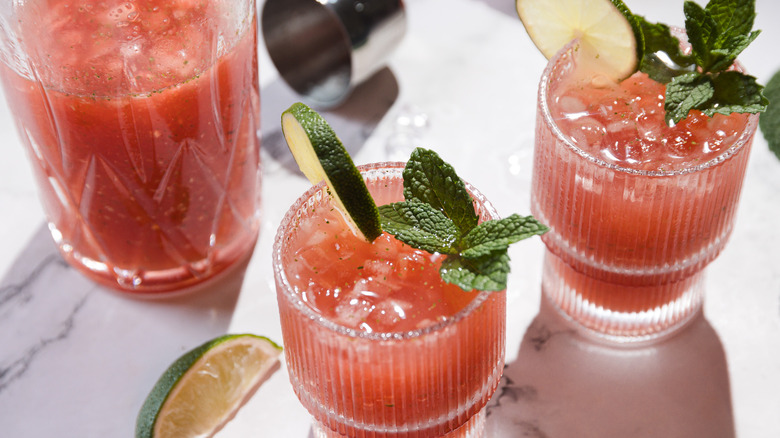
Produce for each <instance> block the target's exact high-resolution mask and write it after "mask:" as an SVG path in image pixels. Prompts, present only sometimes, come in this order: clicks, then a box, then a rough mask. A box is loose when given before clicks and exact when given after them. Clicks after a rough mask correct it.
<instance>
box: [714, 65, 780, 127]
mask: <svg viewBox="0 0 780 438" xmlns="http://www.w3.org/2000/svg"><path fill="white" fill-rule="evenodd" d="M712 85H713V86H714V91H715V92H714V94H713V96H712V99H711V100H710V102H709V103H708V105H707V106H706V107H703V108H701V110H702V112H704V114H706V115H708V116H710V117H712V116H713V115H715V114H717V113H720V114H726V115H728V114H731V113H754V114H755V113H760V112H762V111H764V110H766V107H767V105H768V104H769V100H768V99H767V98H766V97H764V95H763V93H762V90H763V89H764V87H762V86H761V85H759V84H758V83H757V82H756V78H754V77H753V76H748V75H746V74H744V73H740V72H738V71H726V72H723V73H720V74H718V75H717V76H714V77H713V79H712Z"/></svg>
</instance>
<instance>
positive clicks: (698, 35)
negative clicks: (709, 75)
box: [683, 1, 720, 72]
mask: <svg viewBox="0 0 780 438" xmlns="http://www.w3.org/2000/svg"><path fill="white" fill-rule="evenodd" d="M683 11H684V13H685V32H686V33H687V34H688V42H690V43H691V48H692V49H693V58H694V59H695V60H696V64H697V65H698V66H699V67H701V69H702V70H703V71H705V72H707V71H710V65H711V63H712V62H713V61H714V60H713V58H712V54H711V51H712V50H713V49H716V48H718V47H717V46H716V42H717V41H718V36H719V34H720V32H719V30H718V24H717V23H716V22H715V20H714V19H713V18H712V16H711V15H710V14H709V13H708V12H707V11H706V10H705V9H703V8H702V7H701V6H699V5H698V4H696V3H694V2H692V1H686V2H685V3H683Z"/></svg>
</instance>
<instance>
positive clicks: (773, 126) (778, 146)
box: [758, 71, 780, 159]
mask: <svg viewBox="0 0 780 438" xmlns="http://www.w3.org/2000/svg"><path fill="white" fill-rule="evenodd" d="M764 91H765V94H766V96H767V97H768V98H769V101H770V103H769V106H768V107H767V110H766V112H765V113H764V114H761V118H760V119H758V126H759V127H760V128H761V133H762V134H763V135H764V138H765V139H766V142H767V143H768V144H769V150H771V151H772V152H774V154H775V155H776V156H777V158H778V159H780V71H778V72H775V73H774V74H773V75H772V77H771V78H770V79H769V82H767V83H766V89H765V90H764Z"/></svg>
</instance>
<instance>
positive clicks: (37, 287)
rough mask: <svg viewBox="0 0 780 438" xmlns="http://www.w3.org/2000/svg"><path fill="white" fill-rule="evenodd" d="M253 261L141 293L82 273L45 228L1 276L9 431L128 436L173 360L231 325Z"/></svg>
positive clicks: (3, 386) (0, 342)
mask: <svg viewBox="0 0 780 438" xmlns="http://www.w3.org/2000/svg"><path fill="white" fill-rule="evenodd" d="M244 268H245V266H236V268H235V269H232V270H231V272H229V273H228V274H226V275H224V276H223V277H221V278H219V279H217V280H215V281H214V282H213V283H210V284H208V285H204V286H203V287H201V288H198V290H193V291H192V293H191V294H189V295H187V296H179V297H172V298H167V299H154V300H151V299H148V300H144V299H134V298H131V297H128V296H126V295H121V294H119V293H117V292H113V291H110V290H107V289H105V288H103V287H101V286H99V285H97V284H95V283H92V282H91V281H90V280H88V279H86V278H84V277H83V276H81V275H80V274H79V273H78V272H77V271H76V270H75V269H73V268H71V267H70V266H69V265H67V264H66V263H65V262H64V261H63V259H62V258H61V257H60V256H59V253H58V251H57V249H56V248H55V246H54V243H53V242H52V239H51V236H50V235H49V232H48V230H47V228H46V227H45V226H41V227H40V228H39V230H38V232H37V233H36V234H35V235H34V237H33V238H32V240H31V241H30V243H29V244H28V246H27V247H26V248H25V250H24V251H23V252H22V253H21V254H19V257H18V258H17V259H16V262H15V263H14V264H13V266H12V267H11V269H10V270H9V271H8V274H7V275H6V277H5V278H3V279H2V281H0V425H2V430H3V432H2V436H7V437H28V436H29V437H45V436H46V437H55V436H83V437H86V436H104V437H119V436H128V431H132V430H133V429H134V427H135V415H136V414H137V412H138V409H139V408H140V406H141V404H142V403H143V400H144V399H145V397H146V395H147V394H148V392H149V390H150V389H151V386H152V384H153V382H154V381H156V380H157V378H158V377H159V376H160V375H161V374H162V372H163V371H164V370H165V369H166V368H167V367H168V365H170V363H171V362H173V360H175V359H176V358H177V357H178V356H179V355H181V354H183V353H184V352H185V351H187V350H189V349H191V348H193V347H195V346H197V345H199V344H201V343H203V342H204V341H206V340H208V339H211V338H213V337H215V336H218V335H221V334H224V333H225V332H226V331H227V330H228V327H229V324H230V320H231V317H232V315H233V311H234V307H235V304H236V301H237V298H238V292H239V289H240V288H241V283H242V279H243V273H244ZM44 418H46V419H49V421H41V419H44ZM107 418H110V421H106V419H107ZM64 431H67V432H64ZM63 433H65V435H63Z"/></svg>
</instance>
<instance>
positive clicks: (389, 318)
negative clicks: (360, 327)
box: [368, 298, 414, 331]
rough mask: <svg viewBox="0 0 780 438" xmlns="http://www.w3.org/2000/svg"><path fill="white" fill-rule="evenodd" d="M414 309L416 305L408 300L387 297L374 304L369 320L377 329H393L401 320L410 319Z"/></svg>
mask: <svg viewBox="0 0 780 438" xmlns="http://www.w3.org/2000/svg"><path fill="white" fill-rule="evenodd" d="M413 311H414V306H413V305H412V303H410V302H408V301H404V300H399V299H395V298H386V299H384V300H382V301H379V302H378V303H377V304H376V305H375V306H374V309H373V310H372V311H371V315H370V316H369V317H368V321H369V322H370V324H371V326H372V327H374V329H376V330H380V331H393V330H395V329H396V326H397V325H398V324H399V323H400V322H402V321H405V320H407V319H409V318H410V317H411V316H412V314H413Z"/></svg>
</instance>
